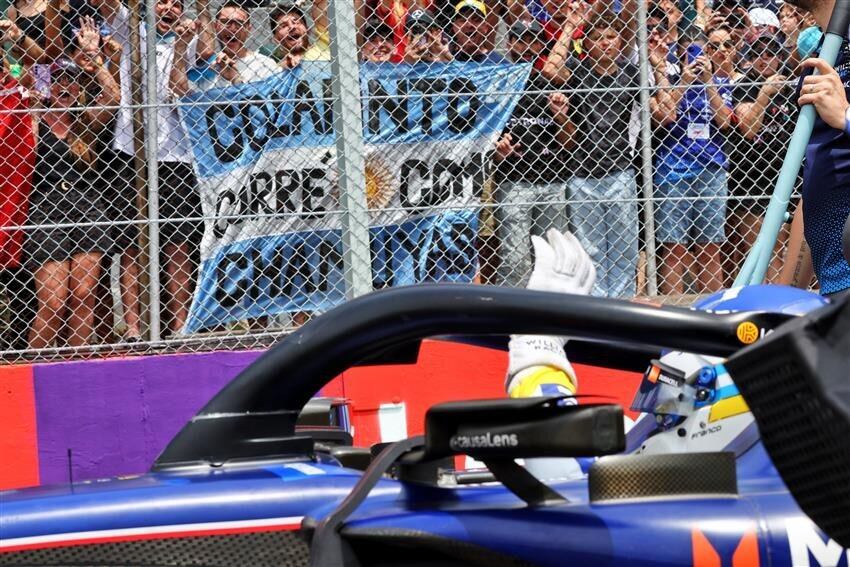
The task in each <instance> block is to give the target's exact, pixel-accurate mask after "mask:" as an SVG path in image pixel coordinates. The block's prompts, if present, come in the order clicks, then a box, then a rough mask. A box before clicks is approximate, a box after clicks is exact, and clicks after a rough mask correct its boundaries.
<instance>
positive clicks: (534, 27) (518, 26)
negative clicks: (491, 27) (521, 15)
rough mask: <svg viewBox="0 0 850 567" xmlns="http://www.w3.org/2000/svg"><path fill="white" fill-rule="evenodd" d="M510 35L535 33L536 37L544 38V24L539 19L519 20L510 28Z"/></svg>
mask: <svg viewBox="0 0 850 567" xmlns="http://www.w3.org/2000/svg"><path fill="white" fill-rule="evenodd" d="M508 35H509V36H510V37H523V36H526V35H533V36H535V38H536V39H540V40H543V39H544V36H543V26H542V25H540V22H538V21H537V20H517V21H515V22H514V23H513V25H512V26H511V29H510V30H508Z"/></svg>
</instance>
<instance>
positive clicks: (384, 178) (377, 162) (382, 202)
mask: <svg viewBox="0 0 850 567" xmlns="http://www.w3.org/2000/svg"><path fill="white" fill-rule="evenodd" d="M393 193H394V191H393V186H392V174H391V173H390V169H389V167H387V165H386V164H385V163H384V162H383V160H381V158H379V157H378V156H369V157H368V158H366V205H367V206H368V207H369V209H373V210H374V209H383V208H385V207H386V206H387V205H389V204H390V201H391V200H392V198H393Z"/></svg>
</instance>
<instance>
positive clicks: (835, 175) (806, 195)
mask: <svg viewBox="0 0 850 567" xmlns="http://www.w3.org/2000/svg"><path fill="white" fill-rule="evenodd" d="M835 70H836V71H837V72H838V76H839V77H841V81H842V82H843V83H844V92H845V95H846V96H847V99H848V100H850V48H848V45H847V42H846V41H845V42H844V45H842V47H841V51H840V53H839V55H838V61H837V62H836V64H835ZM807 71H809V73H805V74H804V75H803V76H804V77H805V76H806V74H810V72H811V70H807ZM800 85H802V78H801V79H800ZM798 94H799V87H798ZM848 215H850V137H848V136H847V134H845V133H844V131H843V130H837V129H835V128H832V127H830V126H829V125H827V124H826V123H825V122H824V121H823V120H821V119H820V116H817V115H816V116H815V124H814V130H813V131H812V137H811V139H810V140H809V145H808V146H807V147H806V161H805V164H804V168H803V218H804V219H805V223H804V225H805V235H806V242H807V243H808V245H809V248H811V251H812V265H813V266H814V269H815V274H817V276H818V282H819V283H820V291H821V293H824V294H827V293H835V292H838V291H841V290H844V289H847V288H850V265H848V264H847V261H846V260H845V259H844V255H843V253H842V248H841V236H842V232H843V229H844V221H845V220H846V219H847V216H848Z"/></svg>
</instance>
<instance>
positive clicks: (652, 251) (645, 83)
mask: <svg viewBox="0 0 850 567" xmlns="http://www.w3.org/2000/svg"><path fill="white" fill-rule="evenodd" d="M637 20H638V21H637V28H638V29H637V32H638V66H639V68H640V136H641V168H642V172H643V187H642V190H641V193H642V194H643V199H644V202H645V206H644V208H643V211H644V215H645V216H646V218H645V219H644V224H643V230H644V233H643V236H644V242H645V244H646V290H647V293H648V295H650V296H656V295H658V282H657V279H656V277H657V271H656V270H657V267H656V265H655V258H656V243H655V205H654V203H653V201H652V116H651V114H650V112H649V88H650V87H649V50H648V47H647V45H648V44H647V42H648V37H647V33H646V0H638V12H637Z"/></svg>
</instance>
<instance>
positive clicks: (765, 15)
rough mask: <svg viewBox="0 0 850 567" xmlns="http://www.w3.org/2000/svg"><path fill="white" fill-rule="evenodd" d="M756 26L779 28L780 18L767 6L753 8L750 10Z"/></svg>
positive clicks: (751, 19)
mask: <svg viewBox="0 0 850 567" xmlns="http://www.w3.org/2000/svg"><path fill="white" fill-rule="evenodd" d="M749 14H750V21H751V22H752V24H753V25H754V26H773V27H775V28H777V29H778V28H779V18H778V17H777V16H776V14H774V13H773V12H772V11H770V10H768V9H767V8H753V9H752V10H750V12H749Z"/></svg>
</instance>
